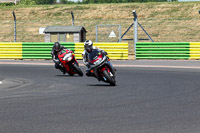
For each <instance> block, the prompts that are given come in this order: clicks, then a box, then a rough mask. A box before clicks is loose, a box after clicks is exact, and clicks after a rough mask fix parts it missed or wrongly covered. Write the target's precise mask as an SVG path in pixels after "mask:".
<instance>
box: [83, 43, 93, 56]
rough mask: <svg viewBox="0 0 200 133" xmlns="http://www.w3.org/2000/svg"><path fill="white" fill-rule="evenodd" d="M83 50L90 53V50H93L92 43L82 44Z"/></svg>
mask: <svg viewBox="0 0 200 133" xmlns="http://www.w3.org/2000/svg"><path fill="white" fill-rule="evenodd" d="M84 48H85V50H86V51H87V52H88V53H90V52H92V49H93V42H92V41H91V40H87V41H85V42H84Z"/></svg>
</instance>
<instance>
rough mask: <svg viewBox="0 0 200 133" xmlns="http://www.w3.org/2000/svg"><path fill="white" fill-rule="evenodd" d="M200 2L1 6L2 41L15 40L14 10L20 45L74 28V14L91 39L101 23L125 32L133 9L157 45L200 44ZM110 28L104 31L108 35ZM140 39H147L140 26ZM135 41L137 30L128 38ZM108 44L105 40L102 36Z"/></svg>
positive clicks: (127, 36) (131, 17)
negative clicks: (46, 30)
mask: <svg viewBox="0 0 200 133" xmlns="http://www.w3.org/2000/svg"><path fill="white" fill-rule="evenodd" d="M199 5H200V2H185V3H178V2H173V3H125V4H87V5H77V4H76V5H45V6H20V5H17V6H10V7H0V42H4V41H6V42H8V41H13V40H14V32H13V29H14V23H13V16H12V11H13V10H15V13H16V17H17V41H18V42H44V35H41V34H39V32H38V31H39V27H46V26H51V25H71V24H72V20H71V11H73V12H74V16H75V25H82V26H84V27H85V28H86V30H87V39H91V40H93V41H95V38H96V32H95V26H96V25H97V24H98V25H99V24H121V27H122V29H121V31H122V33H124V32H125V31H126V29H127V28H128V27H129V26H130V25H131V23H133V15H132V10H136V11H137V14H138V22H139V23H140V24H142V26H143V27H144V28H145V29H146V30H147V32H148V33H149V34H150V35H151V37H152V39H153V40H154V41H157V42H169V41H172V42H191V41H200V33H199V31H200V15H199V13H198V11H199V9H200V6H199ZM105 30H106V29H103V28H102V29H100V32H101V31H102V32H105ZM138 30H139V32H138V34H139V38H147V36H146V35H145V34H144V32H142V30H141V29H140V28H139V27H138ZM124 38H126V39H130V38H133V28H132V29H131V30H130V31H129V32H128V33H127V35H126V36H125V37H124ZM99 39H100V41H105V40H106V38H105V37H100V38H99Z"/></svg>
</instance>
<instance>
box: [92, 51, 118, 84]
mask: <svg viewBox="0 0 200 133" xmlns="http://www.w3.org/2000/svg"><path fill="white" fill-rule="evenodd" d="M108 61H110V59H109V58H108V57H107V56H106V55H105V54H103V53H102V52H101V51H99V50H97V49H95V50H93V51H92V52H91V53H90V54H89V66H90V73H91V75H94V77H96V78H97V79H98V80H99V81H100V80H101V81H103V82H106V83H110V85H112V86H115V85H116V81H115V71H114V70H113V69H112V68H111V66H110V65H109V63H108Z"/></svg>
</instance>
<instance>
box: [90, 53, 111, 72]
mask: <svg viewBox="0 0 200 133" xmlns="http://www.w3.org/2000/svg"><path fill="white" fill-rule="evenodd" d="M106 60H107V57H106V56H105V55H104V54H102V52H100V51H99V50H93V51H92V52H91V53H89V64H90V68H91V69H94V68H96V67H99V66H101V65H102V63H104V62H105V61H106Z"/></svg>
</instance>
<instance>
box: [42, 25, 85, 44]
mask: <svg viewBox="0 0 200 133" xmlns="http://www.w3.org/2000/svg"><path fill="white" fill-rule="evenodd" d="M86 32H87V31H86V30H85V28H84V27H83V26H48V27H46V28H45V30H44V33H45V42H84V41H85V40H86Z"/></svg>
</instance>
